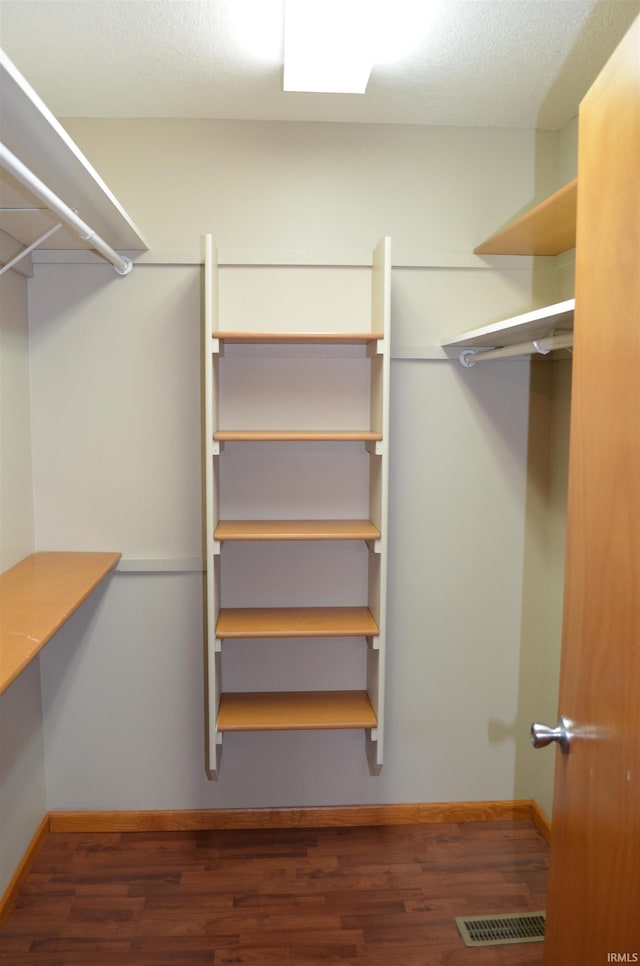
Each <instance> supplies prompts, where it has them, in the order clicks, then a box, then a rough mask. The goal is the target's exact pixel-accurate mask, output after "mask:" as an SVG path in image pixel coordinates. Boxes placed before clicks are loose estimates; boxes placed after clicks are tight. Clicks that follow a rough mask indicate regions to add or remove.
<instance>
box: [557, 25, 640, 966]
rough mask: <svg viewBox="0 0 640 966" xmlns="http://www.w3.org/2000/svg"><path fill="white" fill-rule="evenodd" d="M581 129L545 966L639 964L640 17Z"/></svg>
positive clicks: (588, 104) (586, 105) (591, 98)
mask: <svg viewBox="0 0 640 966" xmlns="http://www.w3.org/2000/svg"><path fill="white" fill-rule="evenodd" d="M579 132H580V133H579V163H578V226H577V244H576V253H577V264H576V319H575V348H574V376H573V396H572V415H571V421H572V423H571V444H570V471H569V511H568V513H569V515H568V532H567V570H566V578H565V612H564V628H563V651H562V671H561V680H560V698H559V713H560V714H561V715H563V716H565V717H567V718H569V719H570V720H571V721H572V722H573V723H574V731H575V737H574V739H573V741H572V744H571V749H570V751H569V754H566V755H564V754H562V753H561V752H560V750H557V751H556V755H557V759H556V785H555V798H554V807H553V834H552V846H551V874H550V884H549V897H548V906H547V916H548V922H547V937H546V939H545V957H544V962H545V966H600V964H604V963H608V962H625V961H626V962H640V21H636V23H635V25H634V26H633V27H632V28H631V31H630V32H629V33H628V34H627V36H626V38H625V39H624V41H623V42H622V44H621V45H620V47H619V48H618V50H617V51H616V52H615V54H614V55H613V57H612V58H611V60H610V61H609V63H608V64H607V66H606V67H605V69H604V70H603V72H602V74H601V75H600V77H599V78H598V80H597V81H596V83H595V84H594V86H593V87H592V89H591V90H590V91H589V93H588V94H587V96H586V97H585V99H584V101H583V102H582V105H581V109H580V122H579ZM623 956H624V957H625V958H623Z"/></svg>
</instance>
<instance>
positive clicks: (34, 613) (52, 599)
mask: <svg viewBox="0 0 640 966" xmlns="http://www.w3.org/2000/svg"><path fill="white" fill-rule="evenodd" d="M119 559H120V554H119V553H64V552H61V553H34V554H31V556H29V557H25V559H24V560H22V561H20V563H18V564H16V566H15V567H12V568H11V569H10V570H7V571H6V573H4V574H2V575H1V576H0V694H1V693H2V692H3V691H5V690H6V689H7V688H8V687H9V685H10V684H11V683H12V682H13V681H15V679H16V678H17V677H18V675H19V674H20V673H21V671H23V670H24V669H25V667H26V666H27V665H28V664H29V663H30V661H32V660H33V659H34V658H35V657H36V655H37V654H38V653H39V652H40V651H41V650H42V648H43V647H44V645H45V644H46V643H47V641H48V640H50V638H51V637H53V635H54V634H55V633H56V631H57V630H59V629H60V627H62V625H63V624H64V623H65V621H66V620H68V618H69V617H70V616H71V615H72V614H73V612H74V611H76V610H77V609H78V607H80V605H81V604H82V603H83V602H84V601H85V600H86V599H87V597H88V596H89V594H90V593H91V592H92V591H93V590H94V589H95V588H96V587H97V586H98V584H99V583H100V582H101V581H102V580H103V579H104V578H105V577H106V576H107V574H108V573H109V572H110V571H111V570H113V568H114V567H115V566H116V564H117V563H118V560H119Z"/></svg>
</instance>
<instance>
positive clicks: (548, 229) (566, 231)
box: [474, 180, 578, 255]
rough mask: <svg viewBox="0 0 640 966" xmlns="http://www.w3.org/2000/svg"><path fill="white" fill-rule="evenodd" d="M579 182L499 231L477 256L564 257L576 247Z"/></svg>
mask: <svg viewBox="0 0 640 966" xmlns="http://www.w3.org/2000/svg"><path fill="white" fill-rule="evenodd" d="M577 202H578V182H577V180H575V181H571V182H569V184H566V185H565V186H564V187H563V188H560V190H559V191H556V192H555V194H553V195H551V196H550V197H549V198H546V199H545V200H544V201H543V202H541V203H540V204H539V205H536V206H535V208H532V209H531V210H530V211H527V212H526V213H525V214H524V215H521V216H520V217H519V218H517V219H516V220H515V221H513V222H511V224H509V225H507V226H506V227H505V228H502V229H501V230H500V231H497V232H495V233H494V234H493V235H491V237H490V238H487V240H486V241H484V242H482V244H481V245H478V247H477V248H475V249H474V252H475V254H476V255H560V254H561V253H562V252H566V251H568V250H569V249H570V248H575V245H576V210H577Z"/></svg>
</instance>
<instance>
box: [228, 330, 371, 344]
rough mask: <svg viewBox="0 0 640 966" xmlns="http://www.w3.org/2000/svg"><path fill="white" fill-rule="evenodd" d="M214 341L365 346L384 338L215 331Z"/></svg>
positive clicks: (367, 334)
mask: <svg viewBox="0 0 640 966" xmlns="http://www.w3.org/2000/svg"><path fill="white" fill-rule="evenodd" d="M213 338H214V339H219V340H220V342H224V343H225V344H226V345H242V344H247V345H259V344H263V343H264V344H267V345H275V344H281V345H298V344H303V345H304V344H306V345H313V344H316V343H319V344H325V345H366V344H367V343H369V342H378V341H379V340H380V339H382V338H384V335H383V333H382V332H243V331H238V332H233V331H229V330H225V331H216V332H214V333H213Z"/></svg>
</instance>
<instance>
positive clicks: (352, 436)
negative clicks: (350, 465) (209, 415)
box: [213, 429, 382, 443]
mask: <svg viewBox="0 0 640 966" xmlns="http://www.w3.org/2000/svg"><path fill="white" fill-rule="evenodd" d="M213 438H214V439H215V440H217V441H218V442H220V443H242V442H304V441H310V442H314V441H315V442H334V441H335V442H360V441H362V442H365V443H373V442H376V441H377V440H381V439H382V433H374V432H371V431H370V430H365V429H219V430H217V431H216V432H215V433H214V434H213Z"/></svg>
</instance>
